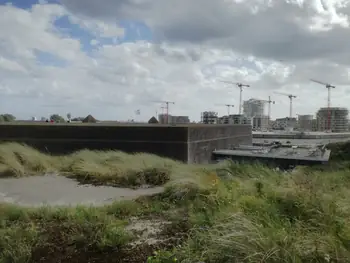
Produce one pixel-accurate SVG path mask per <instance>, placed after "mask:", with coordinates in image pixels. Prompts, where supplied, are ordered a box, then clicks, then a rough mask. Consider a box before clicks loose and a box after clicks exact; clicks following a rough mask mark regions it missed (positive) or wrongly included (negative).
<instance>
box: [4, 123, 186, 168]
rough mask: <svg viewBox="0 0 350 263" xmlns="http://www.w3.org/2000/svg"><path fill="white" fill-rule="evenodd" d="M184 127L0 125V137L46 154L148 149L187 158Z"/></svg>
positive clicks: (155, 152)
mask: <svg viewBox="0 0 350 263" xmlns="http://www.w3.org/2000/svg"><path fill="white" fill-rule="evenodd" d="M187 134H188V132H187V128H186V127H169V126H163V125H157V126H154V125H153V126H152V125H143V126H141V125H96V124H88V125H84V124H50V123H48V124H46V123H44V124H36V125H33V124H28V125H17V124H14V125H0V141H13V142H20V143H26V144H28V145H30V146H32V147H34V148H37V149H38V150H40V151H43V152H47V153H50V154H67V153H71V152H74V151H77V150H81V149H90V150H120V151H124V152H127V153H135V152H148V153H153V154H157V155H159V156H164V157H169V158H172V159H176V160H180V161H183V162H187V138H188V135H187Z"/></svg>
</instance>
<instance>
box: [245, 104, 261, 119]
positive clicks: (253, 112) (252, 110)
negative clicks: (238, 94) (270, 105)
mask: <svg viewBox="0 0 350 263" xmlns="http://www.w3.org/2000/svg"><path fill="white" fill-rule="evenodd" d="M264 112H265V101H263V100H257V99H249V100H246V101H243V114H244V115H246V116H247V117H250V118H251V117H254V116H263V115H264Z"/></svg>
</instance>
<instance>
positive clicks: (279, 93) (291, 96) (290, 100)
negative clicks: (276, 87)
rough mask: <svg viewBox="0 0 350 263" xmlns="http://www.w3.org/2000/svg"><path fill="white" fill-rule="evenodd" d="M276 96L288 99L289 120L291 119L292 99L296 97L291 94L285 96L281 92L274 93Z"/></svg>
mask: <svg viewBox="0 0 350 263" xmlns="http://www.w3.org/2000/svg"><path fill="white" fill-rule="evenodd" d="M275 93H276V94H278V95H283V96H287V97H288V98H289V118H292V117H293V98H296V97H297V96H295V95H293V94H287V93H282V92H275Z"/></svg>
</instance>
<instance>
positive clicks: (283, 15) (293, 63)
mask: <svg viewBox="0 0 350 263" xmlns="http://www.w3.org/2000/svg"><path fill="white" fill-rule="evenodd" d="M63 2H64V3H65V6H60V5H56V4H46V3H43V4H40V5H35V6H34V7H33V8H32V9H31V10H22V9H19V8H16V7H14V6H1V5H0V32H1V34H0V79H1V81H0V95H1V96H2V98H3V100H2V101H4V103H2V104H1V106H0V111H2V112H12V113H14V114H16V115H18V116H19V117H22V118H27V119H29V118H30V117H31V116H38V117H40V116H41V115H43V116H47V115H48V114H50V113H56V112H58V113H60V114H62V115H64V116H65V115H66V113H67V112H72V114H73V115H75V116H77V115H78V116H79V115H82V116H84V115H87V114H90V113H91V114H92V115H94V116H96V117H97V118H101V119H119V120H121V119H129V118H131V117H133V115H134V111H135V109H141V113H142V114H141V118H143V119H144V120H146V119H148V118H149V117H150V116H151V115H153V114H154V113H155V111H156V109H158V112H160V105H159V104H156V103H155V101H159V100H171V101H175V102H176V104H175V105H172V107H171V111H172V112H173V113H174V114H181V115H185V114H188V115H190V117H191V118H192V119H196V120H198V119H199V118H200V111H203V110H211V109H214V110H218V111H220V113H222V114H225V113H226V108H225V107H217V106H215V104H226V103H230V104H231V103H233V104H235V105H237V106H238V99H239V90H238V89H237V88H236V87H227V86H225V85H223V83H221V82H219V81H218V80H220V79H227V80H231V81H239V82H246V83H248V84H250V85H251V88H247V89H245V90H244V93H243V96H244V98H245V99H248V98H250V97H255V98H262V99H267V98H268V96H269V95H271V96H272V97H273V99H274V100H276V104H275V105H273V106H272V114H273V116H274V117H281V116H287V115H288V113H289V109H288V106H289V101H288V98H287V97H283V96H278V95H275V94H274V93H273V91H274V90H280V91H282V92H288V93H293V94H296V95H298V98H297V99H295V102H294V112H295V113H298V114H307V113H311V114H313V113H314V112H315V111H316V110H317V108H319V107H321V106H324V105H326V96H327V92H326V89H325V88H324V87H322V86H319V85H317V84H313V83H311V82H310V81H309V79H310V78H316V79H320V80H322V81H326V82H331V83H334V84H335V85H337V89H336V90H334V92H333V98H332V101H333V104H334V105H340V106H347V101H348V100H349V98H350V92H349V91H350V89H349V90H348V87H347V86H348V85H349V68H350V67H349V60H348V54H349V52H350V46H349V45H348V42H349V41H350V32H349V31H350V30H349V21H348V15H349V13H350V10H349V9H350V7H349V6H348V5H347V4H348V1H335V0H333V1H331V0H328V1H326V0H323V1H320V0H318V1H317V0H314V1H310V0H308V1H288V2H289V4H287V3H286V2H285V1H282V0H278V1H277V0H270V1H267V0H265V1H263V0H249V1H248V0H246V1H243V0H242V1H227V0H217V1H212V0H192V1H184V0H168V1H161V0H152V1H148V0H142V1H141V0H139V1H135V0H133V1H132V0H129V1H127V0H125V1H112V0H100V1H98V4H96V3H97V2H96V1H92V0H70V1H69V2H68V1H67V2H65V1H63ZM236 2H241V3H240V4H237V3H236ZM62 16H68V18H69V21H71V22H72V23H75V24H77V25H79V26H80V27H81V28H83V29H85V30H87V31H89V32H90V34H91V35H92V36H93V38H92V39H88V41H87V43H90V44H91V45H92V46H94V50H90V51H89V52H88V53H86V52H85V51H84V49H83V45H84V41H86V39H85V40H84V39H83V37H82V38H79V36H77V35H76V36H73V37H71V36H69V35H67V34H63V33H62V32H60V31H59V30H58V29H57V28H56V27H55V25H54V22H55V20H56V19H58V18H60V17H62ZM120 19H135V20H138V21H145V22H146V23H147V24H148V25H149V26H150V27H151V29H152V31H153V33H154V36H155V37H156V41H157V43H159V44H151V43H148V42H144V41H139V42H136V43H123V44H115V43H118V42H119V40H118V39H120V37H122V35H123V34H124V33H125V32H124V30H122V29H121V28H120V27H119V26H118V23H117V22H118V20H120ZM103 38H111V39H112V40H113V39H114V42H113V41H111V42H109V43H108V44H104V43H106V42H105V41H104V40H103ZM111 43H113V44H111ZM36 51H42V52H45V53H49V54H51V55H53V58H48V57H44V58H42V57H41V58H40V59H41V61H39V60H38V57H37V53H36ZM44 56H45V54H44ZM55 57H56V58H59V59H61V60H63V61H64V62H65V63H63V65H58V66H57V65H56V66H55V63H50V62H52V61H50V59H51V60H55ZM43 59H44V61H42V60H43ZM45 59H47V60H48V61H46V60H45ZM281 60H282V61H281ZM39 62H41V63H39ZM53 62H55V61H53ZM349 88H350V87H349ZM49 105H52V107H49ZM237 106H236V107H235V108H234V111H238V107H237ZM134 117H135V116H134Z"/></svg>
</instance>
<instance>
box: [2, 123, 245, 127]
mask: <svg viewBox="0 0 350 263" xmlns="http://www.w3.org/2000/svg"><path fill="white" fill-rule="evenodd" d="M1 125H3V126H10V125H14V126H15V125H23V126H27V125H28V126H29V125H33V126H34V125H38V126H40V125H45V126H113V127H115V126H119V127H154V128H157V127H163V128H164V127H210V128H215V127H229V126H251V125H250V124H203V123H188V124H158V123H156V124H150V123H125V122H103V121H102V122H96V123H89V122H86V123H84V122H61V123H60V122H59V123H50V122H44V121H14V122H7V123H6V122H4V123H0V126H1Z"/></svg>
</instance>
